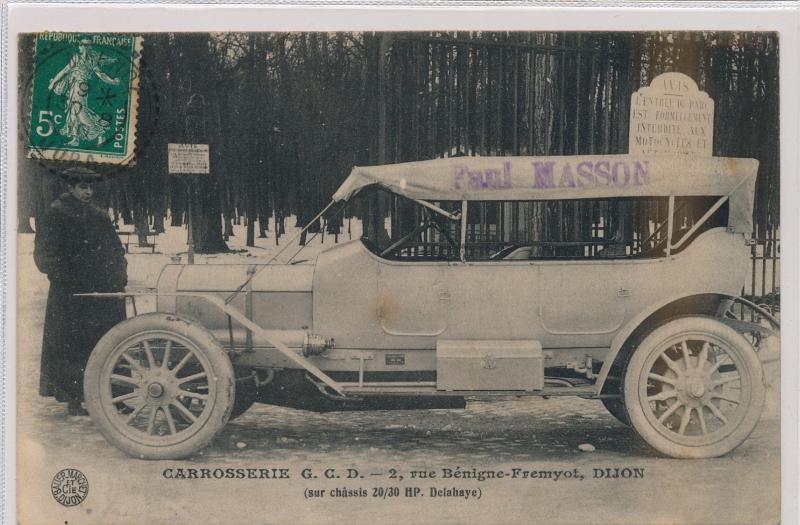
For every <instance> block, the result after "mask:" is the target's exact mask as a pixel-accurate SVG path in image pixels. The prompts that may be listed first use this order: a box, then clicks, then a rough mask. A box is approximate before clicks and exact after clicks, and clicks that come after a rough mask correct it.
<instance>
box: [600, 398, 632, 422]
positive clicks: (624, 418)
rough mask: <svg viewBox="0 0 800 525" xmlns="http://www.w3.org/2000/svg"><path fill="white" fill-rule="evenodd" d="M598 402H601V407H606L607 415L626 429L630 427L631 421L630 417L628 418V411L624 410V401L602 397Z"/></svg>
mask: <svg viewBox="0 0 800 525" xmlns="http://www.w3.org/2000/svg"><path fill="white" fill-rule="evenodd" d="M600 401H602V402H603V406H604V407H606V410H608V413H609V414H611V415H612V416H614V417H615V418H616V420H617V421H619V422H620V423H622V424H623V425H625V426H626V427H629V426H631V420H630V417H628V409H627V408H625V401H623V399H622V398H619V397H617V398H612V397H604V398H600Z"/></svg>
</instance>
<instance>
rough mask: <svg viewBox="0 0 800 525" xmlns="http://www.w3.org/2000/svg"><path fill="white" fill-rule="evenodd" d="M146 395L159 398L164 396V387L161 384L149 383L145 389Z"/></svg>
mask: <svg viewBox="0 0 800 525" xmlns="http://www.w3.org/2000/svg"><path fill="white" fill-rule="evenodd" d="M147 395H149V396H150V397H161V396H162V395H164V385H162V384H161V383H150V385H148V387H147Z"/></svg>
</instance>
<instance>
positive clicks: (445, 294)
mask: <svg viewBox="0 0 800 525" xmlns="http://www.w3.org/2000/svg"><path fill="white" fill-rule="evenodd" d="M439 300H440V301H449V300H450V291H449V290H442V291H440V292H439Z"/></svg>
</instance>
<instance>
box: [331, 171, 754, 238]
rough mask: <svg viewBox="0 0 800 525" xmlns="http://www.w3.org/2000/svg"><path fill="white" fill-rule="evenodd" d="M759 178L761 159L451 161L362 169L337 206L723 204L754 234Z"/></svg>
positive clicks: (734, 221)
mask: <svg viewBox="0 0 800 525" xmlns="http://www.w3.org/2000/svg"><path fill="white" fill-rule="evenodd" d="M757 171H758V161H757V160H755V159H739V158H729V157H699V156H688V155H669V156H661V155H659V156H656V155H653V156H647V155H576V156H558V157H450V158H444V159H434V160H425V161H419V162H406V163H400V164H387V165H383V166H356V167H354V168H353V171H352V172H351V173H350V175H349V176H348V177H347V179H346V180H345V181H344V183H343V184H342V185H341V186H340V187H339V189H338V190H337V191H336V193H335V194H334V195H333V200H335V201H342V200H348V199H350V198H351V197H352V196H353V195H355V194H356V193H358V192H359V191H360V190H362V189H363V188H365V187H368V186H373V185H377V186H381V187H383V188H385V189H387V190H389V191H391V192H394V193H397V194H399V195H403V196H405V197H408V198H411V199H418V200H426V201H441V200H454V201H461V200H467V201H487V200H561V199H598V198H615V197H667V196H670V195H674V196H676V197H680V196H718V197H728V198H729V199H730V206H729V217H728V219H729V220H728V223H729V226H730V227H732V228H733V229H734V230H735V231H737V232H742V233H750V232H751V231H752V214H753V194H754V191H755V179H756V174H757Z"/></svg>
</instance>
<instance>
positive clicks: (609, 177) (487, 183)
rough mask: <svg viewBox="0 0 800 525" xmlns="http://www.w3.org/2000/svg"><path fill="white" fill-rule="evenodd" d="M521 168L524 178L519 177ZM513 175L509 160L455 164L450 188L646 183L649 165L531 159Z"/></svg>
mask: <svg viewBox="0 0 800 525" xmlns="http://www.w3.org/2000/svg"><path fill="white" fill-rule="evenodd" d="M525 172H527V173H526V174H525V175H524V176H525V177H527V178H528V180H527V181H522V180H519V177H520V176H521V175H522V173H525ZM513 177H514V180H513V181H512V171H511V161H504V162H503V163H502V166H500V167H497V168H485V169H470V168H468V167H467V166H456V168H455V171H454V173H453V189H454V190H470V191H476V190H502V189H507V188H512V187H516V188H521V187H526V186H527V187H532V188H534V189H555V188H593V187H598V186H615V187H626V186H647V185H648V184H650V165H649V161H646V160H617V161H614V160H600V161H591V160H584V161H580V162H570V161H564V162H561V161H559V162H557V161H554V160H548V161H533V162H531V165H530V168H526V169H525V170H524V171H522V170H517V171H515V172H514V173H513Z"/></svg>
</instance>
